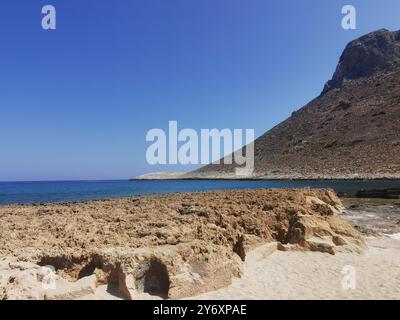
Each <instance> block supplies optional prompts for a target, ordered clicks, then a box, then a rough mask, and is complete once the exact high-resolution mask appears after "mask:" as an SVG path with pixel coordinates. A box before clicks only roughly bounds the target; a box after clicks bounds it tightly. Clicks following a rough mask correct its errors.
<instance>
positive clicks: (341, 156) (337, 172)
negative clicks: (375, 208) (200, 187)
mask: <svg viewBox="0 0 400 320" xmlns="http://www.w3.org/2000/svg"><path fill="white" fill-rule="evenodd" d="M254 149H255V171H254V173H253V175H252V176H251V177H249V178H270V179H272V178H303V179H305V178H310V179H318V178H400V31H397V32H390V31H388V30H385V29H382V30H378V31H375V32H372V33H370V34H368V35H366V36H363V37H361V38H359V39H357V40H355V41H352V42H351V43H349V44H348V45H347V47H346V49H345V50H344V52H343V54H342V56H341V58H340V61H339V64H338V66H337V69H336V71H335V73H334V75H333V77H332V80H330V81H328V82H327V84H326V85H325V88H324V90H323V91H322V93H321V95H320V96H319V97H317V98H316V99H314V100H313V101H311V102H310V103H309V104H307V105H306V106H304V107H303V108H301V109H300V110H298V111H297V112H294V113H293V114H292V116H291V117H290V118H289V119H287V120H285V121H284V122H282V123H280V124H279V125H277V126H276V127H274V128H273V129H271V130H269V131H268V132H267V133H265V134H264V135H263V136H261V137H259V138H258V139H257V140H256V141H255V145H254ZM234 169H235V166H234V165H208V166H205V167H203V168H201V169H199V170H196V171H194V172H191V173H189V174H188V175H187V177H188V178H234V177H235V175H234V172H235V171H234Z"/></svg>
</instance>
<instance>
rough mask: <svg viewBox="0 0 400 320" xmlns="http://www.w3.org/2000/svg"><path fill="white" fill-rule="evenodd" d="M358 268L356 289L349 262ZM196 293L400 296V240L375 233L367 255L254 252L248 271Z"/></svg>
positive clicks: (250, 296) (219, 295)
mask: <svg viewBox="0 0 400 320" xmlns="http://www.w3.org/2000/svg"><path fill="white" fill-rule="evenodd" d="M348 265H350V266H352V267H354V268H355V269H354V270H355V275H356V278H355V279H356V288H355V290H344V289H343V288H342V281H343V278H344V275H343V274H342V270H343V267H345V266H348ZM195 299H234V300H242V299H400V241H398V240H393V239H390V238H383V237H382V238H369V239H368V250H367V251H366V252H365V254H363V255H357V254H352V253H337V254H336V255H329V254H326V253H320V252H282V251H276V252H274V253H273V254H272V255H270V256H267V257H265V256H264V257H263V252H262V250H255V251H253V252H252V253H251V254H249V255H248V258H247V261H246V263H245V269H244V275H243V277H242V278H241V279H235V280H234V281H233V283H232V285H230V286H229V287H226V288H224V289H220V290H218V291H214V292H209V293H206V294H203V295H200V296H197V297H195Z"/></svg>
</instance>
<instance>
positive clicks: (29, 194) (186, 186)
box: [0, 180, 400, 205]
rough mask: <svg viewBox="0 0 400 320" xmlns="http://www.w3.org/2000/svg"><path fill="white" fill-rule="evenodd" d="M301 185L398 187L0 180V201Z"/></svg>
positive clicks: (339, 184) (386, 184)
mask: <svg viewBox="0 0 400 320" xmlns="http://www.w3.org/2000/svg"><path fill="white" fill-rule="evenodd" d="M304 187H311V188H332V189H333V190H335V191H336V192H344V193H352V192H356V191H358V190H361V189H385V188H400V180H302V181H290V180H281V181H268V180H264V181H229V180H159V181H146V180H135V181H127V180H110V181H46V182H0V204H1V205H6V204H31V203H47V202H71V201H85V200H100V199H109V198H118V197H128V196H139V195H150V194H165V193H174V192H193V191H204V190H234V189H259V188H304Z"/></svg>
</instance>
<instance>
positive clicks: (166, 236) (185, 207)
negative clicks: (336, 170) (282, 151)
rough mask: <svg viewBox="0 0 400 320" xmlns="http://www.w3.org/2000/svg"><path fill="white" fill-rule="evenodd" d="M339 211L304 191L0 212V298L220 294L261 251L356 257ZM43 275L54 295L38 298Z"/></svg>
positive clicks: (358, 244)
mask: <svg viewBox="0 0 400 320" xmlns="http://www.w3.org/2000/svg"><path fill="white" fill-rule="evenodd" d="M342 208H343V207H342V203H341V201H340V199H339V198H338V197H337V196H336V194H335V193H334V192H333V191H330V190H311V189H302V190H292V189H285V190H274V189H265V190H237V191H216V192H196V193H187V194H185V193H180V194H172V195H165V196H148V197H133V198H124V199H113V200H102V201H88V202H81V203H65V204H44V205H10V206H2V207H0V218H1V221H2V224H1V225H0V234H1V235H2V237H1V238H0V257H3V258H2V260H1V264H0V274H1V275H2V276H1V279H0V280H1V283H0V284H1V285H0V288H1V291H0V295H1V297H2V298H3V299H70V298H73V299H76V298H80V297H82V296H85V295H87V294H88V292H94V291H95V290H96V288H99V287H100V286H103V287H106V288H107V290H110V291H113V292H114V293H115V295H116V296H119V297H121V298H124V299H140V298H141V297H143V295H145V296H147V297H149V296H151V297H161V298H170V299H177V298H184V297H190V296H194V295H197V294H200V293H204V292H209V291H214V290H217V289H220V288H223V287H226V286H227V285H229V284H230V283H231V282H232V280H233V279H235V278H240V277H241V276H242V274H243V265H244V261H245V260H246V256H247V254H248V253H249V252H250V251H252V250H254V249H256V248H259V247H262V246H264V247H265V246H266V247H268V248H269V249H266V250H267V251H268V250H270V251H271V252H272V251H274V250H280V251H286V252H288V251H290V252H292V251H302V252H306V251H313V252H324V253H326V254H330V255H335V254H336V253H338V252H352V253H355V254H360V253H362V252H363V251H364V249H365V247H366V246H365V241H364V239H363V236H362V235H361V233H360V232H359V231H357V230H356V229H354V228H353V227H352V226H351V225H350V224H349V223H348V222H347V221H346V220H345V219H343V218H342V216H341V210H342ZM49 266H51V267H49ZM43 268H44V269H43ZM52 268H54V270H55V272H52V271H51V270H52ZM45 275H47V276H49V275H51V276H52V277H53V278H52V279H53V280H54V281H55V283H56V284H57V285H56V289H54V288H53V289H43V288H45V287H46V286H44V287H43V281H48V277H45ZM44 279H45V280H44ZM46 279H47V280H46Z"/></svg>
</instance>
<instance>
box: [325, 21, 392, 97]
mask: <svg viewBox="0 0 400 320" xmlns="http://www.w3.org/2000/svg"><path fill="white" fill-rule="evenodd" d="M399 66H400V31H396V32H390V31H388V30H386V29H381V30H378V31H375V32H372V33H369V34H367V35H365V36H363V37H361V38H359V39H357V40H354V41H352V42H350V43H349V44H348V45H347V47H346V49H345V50H344V52H343V54H342V56H341V57H340V60H339V64H338V66H337V68H336V71H335V73H334V75H333V77H332V80H329V81H328V82H327V84H326V85H325V88H324V90H323V91H322V94H325V93H326V92H328V91H329V90H332V89H334V88H340V87H341V86H342V85H343V83H344V82H346V81H347V80H355V79H359V78H363V77H369V76H372V75H373V74H375V73H377V72H381V71H390V70H394V69H395V68H398V67H399Z"/></svg>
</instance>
